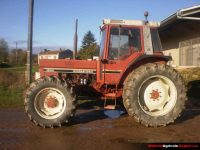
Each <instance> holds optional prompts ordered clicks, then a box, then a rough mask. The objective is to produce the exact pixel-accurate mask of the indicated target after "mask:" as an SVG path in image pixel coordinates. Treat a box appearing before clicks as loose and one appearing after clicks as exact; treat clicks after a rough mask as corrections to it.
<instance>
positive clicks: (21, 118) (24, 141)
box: [0, 82, 200, 150]
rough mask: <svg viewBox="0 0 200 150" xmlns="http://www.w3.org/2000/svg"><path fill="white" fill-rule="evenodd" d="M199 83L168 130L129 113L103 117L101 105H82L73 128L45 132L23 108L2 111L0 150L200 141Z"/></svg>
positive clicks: (136, 146)
mask: <svg viewBox="0 0 200 150" xmlns="http://www.w3.org/2000/svg"><path fill="white" fill-rule="evenodd" d="M199 101H200V84H199V82H194V83H192V84H191V86H190V89H189V90H188V102H187V105H186V106H187V107H186V109H185V111H184V112H183V114H182V116H181V118H179V119H178V120H176V122H175V123H174V124H171V125H168V126H167V127H159V128H147V127H144V126H142V125H140V124H138V123H136V122H135V121H134V120H133V119H132V118H130V117H129V116H128V115H127V114H123V115H121V116H120V117H119V118H117V119H110V118H108V117H107V116H105V115H104V111H103V109H102V108H101V107H100V105H101V104H102V103H96V102H95V101H89V102H86V103H84V104H81V105H80V106H79V109H78V111H77V115H76V118H75V121H74V123H73V124H72V125H70V126H64V127H62V128H55V129H51V128H50V129H43V128H41V127H37V126H35V125H34V124H33V123H32V122H30V121H29V120H28V117H27V116H26V115H25V113H24V110H23V108H12V109H10V108H9V109H5V108H4V109H0V149H30V150H33V149H34V150H35V149H36V150H39V149H70V150H73V149H81V150H84V149H95V150H98V149H123V150H126V149H128V150H129V149H144V148H146V147H147V144H140V143H155V142H156V143H157V142H158V143H159V142H161V143H163V142H164V143H166V142H170V143H173V142H178V143H185V142H189V143H192V142H197V143H199V142H200V102H199Z"/></svg>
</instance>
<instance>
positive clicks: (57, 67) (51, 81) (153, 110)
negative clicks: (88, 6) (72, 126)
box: [25, 19, 186, 127]
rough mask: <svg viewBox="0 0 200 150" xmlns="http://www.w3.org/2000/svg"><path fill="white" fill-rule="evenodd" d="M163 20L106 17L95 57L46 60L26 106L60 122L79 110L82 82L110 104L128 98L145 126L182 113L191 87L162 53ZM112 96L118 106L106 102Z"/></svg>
mask: <svg viewBox="0 0 200 150" xmlns="http://www.w3.org/2000/svg"><path fill="white" fill-rule="evenodd" d="M158 27H159V23H156V22H148V21H137V20H110V19H105V20H103V25H102V26H101V37H102V38H101V43H100V55H99V57H97V59H95V60H77V59H52V60H49V59H43V60H40V61H39V65H40V67H39V74H40V78H38V79H36V80H35V81H34V82H33V83H32V84H31V85H30V87H29V88H28V89H27V91H26V96H25V110H26V113H27V114H28V116H29V118H30V120H31V121H33V122H34V123H35V124H36V125H39V126H42V127H60V126H62V124H64V123H66V122H69V121H70V119H71V118H72V117H74V115H75V110H76V107H77V95H78V94H79V93H80V92H79V89H80V88H79V87H80V86H82V87H83V86H84V87H85V88H88V87H90V88H91V87H92V88H93V89H94V90H95V91H97V92H98V93H101V95H102V97H104V100H105V103H104V104H105V108H110V109H114V108H115V105H116V100H121V99H123V104H124V107H125V108H126V110H127V112H128V114H129V115H130V116H132V117H133V118H134V119H135V120H136V121H137V122H139V123H141V124H143V125H145V126H153V127H157V126H165V125H167V124H169V123H172V122H174V120H175V119H176V118H177V117H178V116H180V114H181V112H182V110H183V109H184V106H185V100H186V89H185V86H184V82H183V79H182V77H181V76H180V75H179V73H178V72H177V71H176V70H174V69H173V68H172V67H170V66H168V65H167V62H168V61H170V60H171V57H169V56H164V55H163V53H162V51H161V50H162V48H161V43H160V38H159V34H158V30H157V29H158ZM107 99H111V100H113V105H107Z"/></svg>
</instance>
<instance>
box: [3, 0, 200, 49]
mask: <svg viewBox="0 0 200 150" xmlns="http://www.w3.org/2000/svg"><path fill="white" fill-rule="evenodd" d="M28 1H29V0H0V19H1V21H0V38H5V39H6V40H7V42H8V43H9V45H10V47H13V46H14V42H15V41H18V46H19V47H26V45H27V44H26V40H27V31H28ZM199 4H200V0H166V1H165V0H35V5H34V47H41V49H42V48H44V47H46V48H48V47H55V48H57V47H68V48H72V46H73V36H74V24H75V19H76V18H77V19H78V20H79V27H78V38H79V42H78V44H79V46H80V45H81V41H82V38H83V35H84V34H85V33H86V32H87V31H88V30H91V31H92V32H93V33H94V35H95V38H96V40H97V42H99V26H100V25H101V22H102V19H103V18H112V19H137V20H138V19H139V20H141V19H144V16H143V14H144V11H146V10H148V11H149V14H150V16H149V20H153V21H162V20H163V19H165V18H166V17H168V16H169V15H171V14H172V13H175V12H176V11H177V10H179V9H182V8H186V7H190V6H194V5H199Z"/></svg>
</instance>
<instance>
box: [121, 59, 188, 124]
mask: <svg viewBox="0 0 200 150" xmlns="http://www.w3.org/2000/svg"><path fill="white" fill-rule="evenodd" d="M185 100H186V89H185V85H184V82H183V79H182V77H181V76H180V75H179V73H178V72H177V71H176V70H174V69H173V68H172V67H170V66H167V65H164V64H153V63H149V64H145V65H143V66H141V67H139V68H137V69H136V70H134V71H133V72H132V73H130V74H129V75H128V77H127V79H126V81H125V83H124V89H123V103H124V106H125V108H126V110H127V112H128V114H129V115H130V116H133V117H134V119H135V120H136V121H137V122H140V123H141V124H143V125H145V126H153V127H157V126H166V125H167V124H169V123H172V122H174V120H175V119H176V118H177V117H179V116H180V114H181V112H182V110H183V109H184V107H185Z"/></svg>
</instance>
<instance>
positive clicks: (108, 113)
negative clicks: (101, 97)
mask: <svg viewBox="0 0 200 150" xmlns="http://www.w3.org/2000/svg"><path fill="white" fill-rule="evenodd" d="M125 113H126V112H125V111H124V110H104V115H106V116H107V117H109V118H111V119H117V118H119V117H120V116H121V115H123V114H125Z"/></svg>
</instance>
